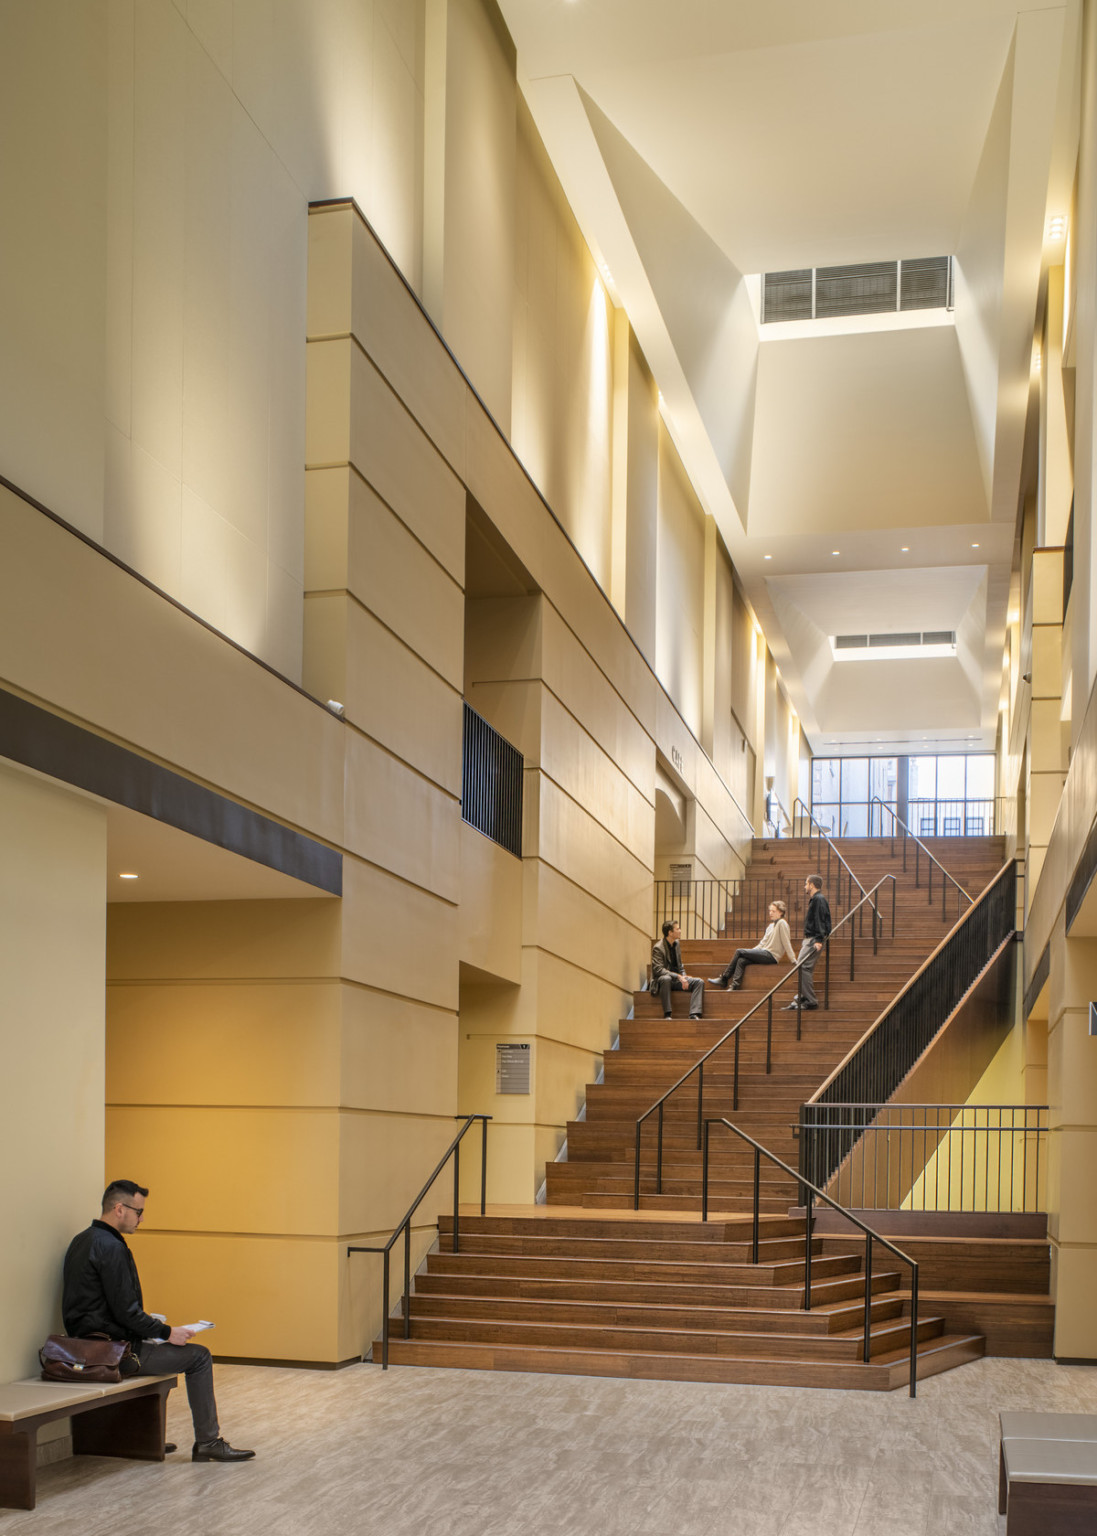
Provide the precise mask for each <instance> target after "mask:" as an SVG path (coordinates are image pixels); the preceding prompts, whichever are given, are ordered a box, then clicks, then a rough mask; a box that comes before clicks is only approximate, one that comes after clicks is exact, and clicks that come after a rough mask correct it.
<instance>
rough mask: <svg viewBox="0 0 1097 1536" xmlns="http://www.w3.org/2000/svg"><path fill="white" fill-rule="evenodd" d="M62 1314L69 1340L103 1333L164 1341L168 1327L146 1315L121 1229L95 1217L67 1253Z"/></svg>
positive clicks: (138, 1340) (134, 1341) (136, 1340)
mask: <svg viewBox="0 0 1097 1536" xmlns="http://www.w3.org/2000/svg"><path fill="white" fill-rule="evenodd" d="M61 1315H62V1317H63V1318H64V1320H65V1332H66V1334H67V1335H68V1337H69V1338H70V1339H86V1338H89V1337H90V1336H91V1335H92V1334H93V1333H105V1334H106V1335H107V1337H108V1339H128V1340H129V1342H130V1343H131V1344H140V1343H141V1342H142V1341H143V1340H145V1339H156V1340H162V1339H166V1338H167V1336H168V1334H169V1333H170V1332H171V1329H170V1328H169V1327H168V1326H167V1324H166V1323H161V1322H160V1321H159V1320H158V1319H157V1318H155V1317H150V1316H149V1315H148V1313H147V1312H146V1311H145V1310H144V1307H143V1305H142V1300H141V1282H140V1280H139V1279H138V1278H137V1265H136V1264H135V1263H134V1262H133V1254H132V1253H130V1251H129V1247H128V1245H127V1243H126V1240H125V1238H124V1237H123V1236H122V1234H121V1232H117V1231H115V1229H114V1228H113V1227H111V1226H108V1225H107V1223H106V1222H105V1221H93V1222H92V1224H91V1226H90V1227H87V1228H85V1230H84V1231H83V1232H78V1233H77V1234H76V1236H75V1237H74V1238H73V1240H72V1242H71V1243H70V1244H69V1250H68V1252H67V1253H66V1254H65V1272H64V1284H63V1289H62V1293H61Z"/></svg>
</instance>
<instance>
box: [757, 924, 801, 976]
mask: <svg viewBox="0 0 1097 1536" xmlns="http://www.w3.org/2000/svg"><path fill="white" fill-rule="evenodd" d="M758 948H759V949H768V950H769V952H770V954H771V955H773V956H774V958H775V959H778V960H779V959H780V958H781V955H782V954H786V955H787V956H788V958H789V960H790V961H791V962H792V964H793V965H795V964H796V956H795V954H794V953H793V950H792V938H791V935H790V934H789V931H788V924H787V923H786V922H785V920H784V918H783V917H779V918H778V919H777V921H776V922H775V923H770V925H769V927H768V928H767V929H766V931H765V934H764V936H763V938H762V942H761V943H760V944H759V945H758Z"/></svg>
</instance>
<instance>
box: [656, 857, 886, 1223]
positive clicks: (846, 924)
mask: <svg viewBox="0 0 1097 1536" xmlns="http://www.w3.org/2000/svg"><path fill="white" fill-rule="evenodd" d="M889 881H890V882H891V933H892V937H894V936H895V876H894V875H884V876H883V877H882V878H881V879H880V880H878V881H877V882H876V884H875V885H874V886H873V887H872V889H871V890H870V891H867V892H866V893H865V894H864V896H862V898H861V900H860V901H859V902H858V903H857V905H856V906H855V907H851V908H850V910H849V911H848V912H847V913H846V915H845V917H843V918H842V920H841V921H840V922H839V923H837V924H836V925H835V927H834V928H832V929H831V934H830V938H829V940H828V941H827V943H826V946H825V954H824V973H823V976H824V979H823V1007H824V1009H829V1008H830V956H831V949H832V946H833V944H834V939H835V936H836V935H837V934H839V933H840V932H841V931H842V929H843V928H845V929H846V931H847V932H848V934H849V979H850V981H855V980H856V975H857V971H856V961H857V927H858V923H859V922H860V923H863V915H864V909H865V907H866V906H867V907H868V909H869V911H870V914H871V915H870V919H869V921H870V927H871V931H872V952H873V954H874V955H875V954H877V953H878V951H879V942H880V936H881V933H882V932H883V924H884V918H883V915H882V913H881V911H880V907H881V902H882V898H881V895H880V892H881V890H882V888H883V887H884V886H886V885H887V884H888V882H889ZM802 965H803V963H802V962H801V964H800V965H797V966H795V967H794V968H793V969H792V970H791V971H787V972H786V973H785V975H784V976H782V978H781V980H780V981H779V982H778V983H777V985H776V986H774V987H771V988H770V990H769V991H768V992H767V993H766V994H765V995H764V996H763V997H761V998H760V999H759V1000H758V1002H757V1003H755V1005H754V1007H753V1008H751V1009H750V1011H749V1012H748V1013H745V1014H744V1015H743V1017H742V1018H741V1019H739V1020H738V1021H737V1022H736V1023H735V1024H733V1025H732V1027H731V1028H730V1029H729V1030H727V1032H726V1033H725V1034H723V1035H721V1037H720V1039H719V1040H718V1041H717V1042H716V1044H715V1045H713V1046H711V1047H710V1048H709V1049H708V1050H707V1051H706V1052H705V1054H704V1055H703V1056H701V1057H700V1058H699V1060H697V1061H695V1062H694V1064H693V1066H692V1067H690V1068H689V1070H688V1071H687V1072H684V1073H683V1074H682V1076H681V1077H680V1078H679V1079H678V1081H677V1082H676V1083H675V1084H674V1085H673V1086H672V1087H670V1088H668V1089H667V1091H666V1093H664V1094H663V1096H662V1097H661V1098H660V1099H657V1100H656V1102H655V1103H654V1104H653V1105H652V1106H651V1108H650V1109H646V1110H645V1111H644V1113H643V1114H642V1115H641V1116H640V1117H639V1119H638V1120H637V1122H636V1149H635V1175H634V1193H633V1209H634V1210H639V1209H640V1152H641V1143H642V1138H643V1129H644V1125H645V1123H646V1121H647V1120H649V1119H650V1118H651V1116H652V1115H656V1116H657V1117H658V1122H657V1123H658V1133H657V1136H658V1139H657V1144H656V1145H657V1150H656V1160H655V1180H656V1182H655V1193H656V1194H662V1192H663V1122H664V1110H665V1106H666V1103H667V1100H668V1099H669V1098H670V1097H671V1096H672V1095H673V1094H675V1093H677V1091H678V1089H679V1088H681V1087H682V1085H683V1084H684V1083H687V1082H688V1081H689V1079H690V1078H691V1077H693V1076H695V1075H696V1078H697V1147H698V1150H700V1147H701V1139H702V1119H703V1111H702V1100H703V1096H704V1088H705V1063H706V1062H707V1061H708V1060H710V1058H711V1057H713V1056H714V1055H715V1054H716V1052H717V1051H719V1050H720V1049H721V1048H722V1047H723V1046H725V1045H726V1044H727V1042H728V1041H729V1040H734V1046H735V1062H734V1069H733V1078H732V1102H731V1107H732V1112H733V1113H734V1111H736V1110H737V1109H738V1108H739V1042H740V1036H741V1033H742V1029H743V1026H744V1025H745V1024H748V1023H749V1022H750V1021H751V1020H752V1019H754V1018H755V1017H756V1016H757V1014H758V1013H759V1011H760V1010H761V1009H762V1008H763V1007H765V1008H766V1010H767V1014H766V1073H767V1075H768V1074H769V1073H770V1072H771V1071H772V1064H773V999H774V998H775V997H776V996H777V994H778V993H779V992H780V991H781V990H782V988H784V987H785V986H786V985H787V983H788V982H789V981H790V980H794V981H795V983H796V1038H797V1040H800V1039H801V1038H802V1024H803V1008H802V1006H801V1003H800V983H799V977H800V971H801V969H802Z"/></svg>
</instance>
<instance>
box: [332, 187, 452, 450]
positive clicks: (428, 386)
mask: <svg viewBox="0 0 1097 1536" xmlns="http://www.w3.org/2000/svg"><path fill="white" fill-rule="evenodd" d="M316 217H317V216H316V215H315V214H314V215H313V217H312V220H311V221H310V224H311V222H315V221H316ZM321 217H323V216H321ZM351 234H352V241H353V257H352V261H353V277H352V281H353V291H352V295H351V311H352V330H353V332H354V335H355V337H356V338H357V340H358V341H359V342H360V343H361V346H362V348H363V350H364V351H365V352H366V353H368V355H369V356H370V357H371V358H372V359H373V361H374V363H375V364H376V366H377V368H378V370H379V371H380V372H381V373H382V374H384V376H385V378H386V379H387V380H388V381H389V383H390V384H391V385H392V387H393V389H394V390H395V391H396V393H397V394H398V395H399V396H400V399H401V400H402V401H403V402H404V404H405V405H406V406H407V408H408V410H409V411H410V412H411V414H412V416H414V417H415V419H416V421H418V423H419V425H420V426H421V427H422V428H423V430H424V432H426V434H427V436H428V437H429V438H430V439H431V441H432V442H433V443H434V445H435V446H436V448H437V449H438V451H439V453H441V454H442V456H443V458H444V459H445V460H446V462H447V463H448V464H449V466H450V468H451V469H452V470H453V471H454V473H455V474H458V475H460V474H462V473H463V471H464V457H465V398H466V396H467V394H468V385H467V384H466V383H465V380H464V379H463V378H462V376H461V373H460V371H459V369H457V368H456V367H454V364H453V359H452V358H451V357H450V355H449V353H448V351H447V350H446V347H445V344H444V343H443V341H442V340H441V338H440V337H439V336H438V334H437V332H436V331H435V329H434V327H433V326H432V325H431V324H430V323H429V321H428V322H427V323H426V324H424V323H423V322H424V320H425V319H426V316H425V314H424V312H423V311H422V310H421V309H420V307H419V305H418V303H417V302H416V300H415V298H414V297H413V296H412V294H410V293H409V292H408V290H407V288H406V287H405V285H404V283H403V281H402V279H401V277H400V274H399V273H398V272H397V271H396V269H395V268H394V267H393V266H392V264H391V262H390V261H389V260H388V258H387V257H386V256H385V253H384V252H383V251H382V250H381V249H380V248H379V247H378V246H377V244H376V242H375V241H374V239H373V237H372V236H371V234H370V232H369V230H368V229H367V228H366V226H365V225H364V224H363V223H362V220H361V219H360V218H358V216H357V215H354V216H353V223H352V232H351Z"/></svg>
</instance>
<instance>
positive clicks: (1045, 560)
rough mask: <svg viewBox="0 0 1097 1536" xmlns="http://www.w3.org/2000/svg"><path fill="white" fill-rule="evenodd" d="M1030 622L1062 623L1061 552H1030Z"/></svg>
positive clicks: (1036, 550) (1058, 550)
mask: <svg viewBox="0 0 1097 1536" xmlns="http://www.w3.org/2000/svg"><path fill="white" fill-rule="evenodd" d="M1032 622H1033V623H1034V624H1061V623H1062V622H1063V551H1062V550H1061V549H1034V550H1033V552H1032Z"/></svg>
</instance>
